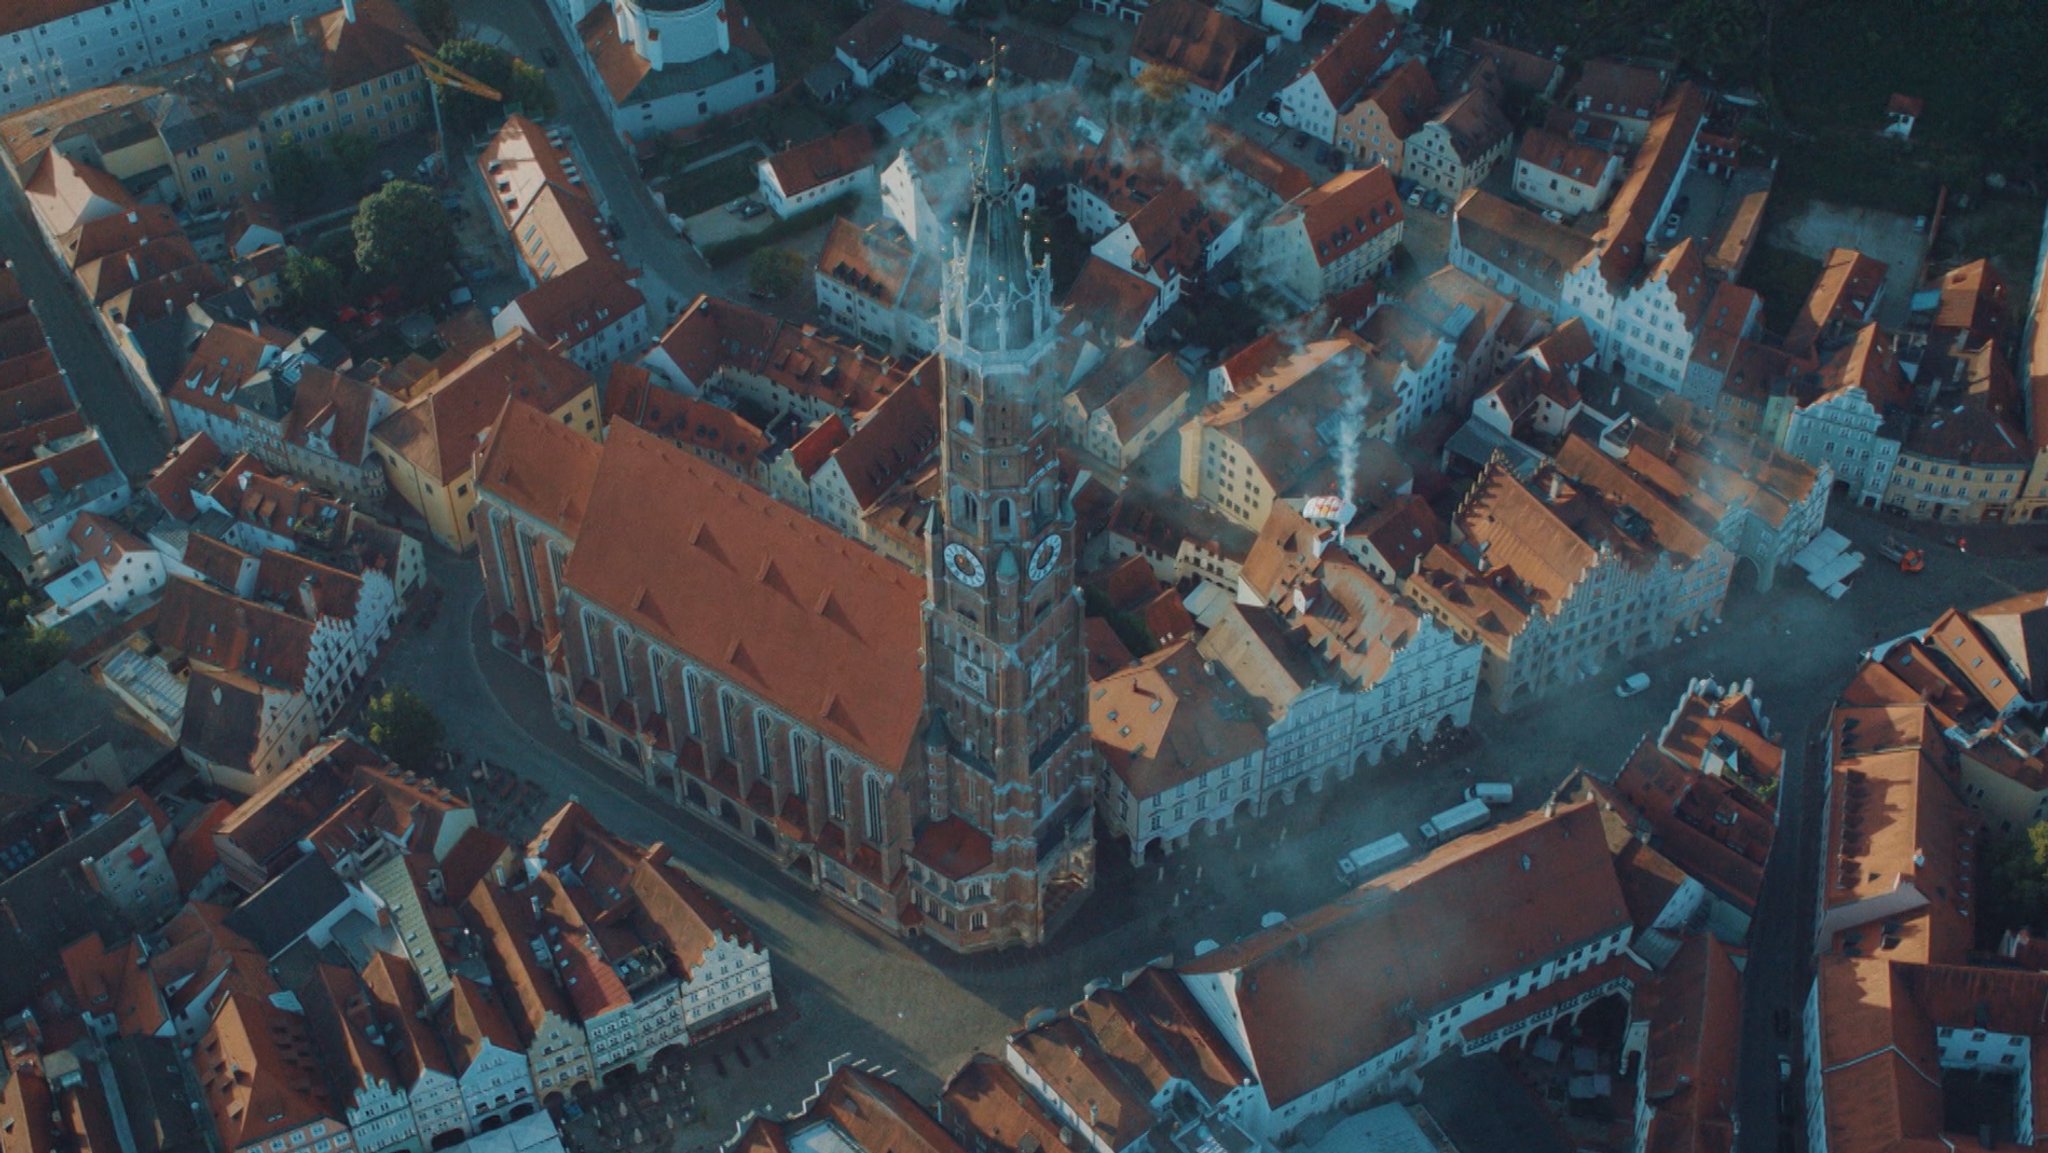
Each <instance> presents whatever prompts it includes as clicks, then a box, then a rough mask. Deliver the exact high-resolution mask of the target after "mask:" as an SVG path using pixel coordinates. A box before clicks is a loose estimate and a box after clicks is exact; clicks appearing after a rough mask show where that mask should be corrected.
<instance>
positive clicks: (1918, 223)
mask: <svg viewBox="0 0 2048 1153" xmlns="http://www.w3.org/2000/svg"><path fill="white" fill-rule="evenodd" d="M1913 231H1915V232H1925V231H1927V218H1926V217H1925V216H1915V217H1914V218H1913Z"/></svg>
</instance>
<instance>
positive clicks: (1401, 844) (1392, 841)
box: [1337, 833, 1415, 885]
mask: <svg viewBox="0 0 2048 1153" xmlns="http://www.w3.org/2000/svg"><path fill="white" fill-rule="evenodd" d="M1414 850H1415V846H1414V844H1413V843H1412V842H1410V841H1409V840H1408V837H1407V834H1405V833H1389V834H1388V835H1386V836H1384V837H1381V838H1380V839H1379V840H1377V841H1374V842H1373V843H1372V844H1370V845H1364V846H1361V847H1359V848H1356V849H1353V850H1351V851H1350V852H1348V853H1346V854H1344V855H1343V856H1341V857H1339V858H1337V879H1338V880H1339V881H1342V882H1344V883H1345V884H1347V885H1358V884H1363V883H1365V882H1366V881H1368V880H1370V879H1372V878H1373V877H1374V876H1376V875H1377V874H1379V873H1380V872H1381V871H1382V870H1385V869H1388V868H1391V867H1393V866H1394V865H1395V864H1397V863H1399V862H1401V861H1403V860H1406V859H1407V857H1408V854H1409V853H1411V852H1413V851H1414Z"/></svg>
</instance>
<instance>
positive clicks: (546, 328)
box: [511, 260, 647, 352]
mask: <svg viewBox="0 0 2048 1153" xmlns="http://www.w3.org/2000/svg"><path fill="white" fill-rule="evenodd" d="M638 275H639V274H638V273H637V272H635V271H634V270H633V269H629V268H627V267H626V266H625V265H623V264H620V263H619V262H618V261H616V260H586V261H584V262H583V263H581V264H578V265H575V266H573V267H571V268H568V269H566V270H564V271H562V272H559V273H556V274H555V276H554V277H553V278H551V279H548V280H544V281H542V282H541V283H540V284H539V285H537V286H535V287H533V288H529V289H527V290H526V291H525V292H522V293H520V294H519V295H518V296H517V297H515V298H513V301H512V304H511V307H514V308H517V309H518V310H519V314H520V315H521V316H523V317H525V318H526V327H527V328H528V329H529V330H531V331H532V332H533V333H534V334H535V335H537V336H539V337H540V339H541V341H542V342H543V343H545V344H547V345H549V346H550V347H553V348H557V349H561V350H562V351H564V352H566V351H568V350H569V349H572V348H575V347H576V346H577V345H579V344H582V343H583V342H584V341H586V340H591V339H594V338H595V337H596V336H597V335H598V334H599V333H601V332H603V331H604V330H605V329H607V328H610V327H611V326H612V325H615V324H619V323H621V322H623V321H624V320H625V319H626V318H627V317H628V316H630V315H631V314H632V313H633V312H634V311H635V310H637V309H641V308H644V307H646V305H647V298H646V297H645V296H644V295H642V294H641V292H640V290H639V289H638V288H636V287H634V284H633V281H634V279H635V278H636V277H637V276H638Z"/></svg>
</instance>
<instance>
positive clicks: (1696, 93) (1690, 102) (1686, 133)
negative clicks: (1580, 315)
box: [1595, 80, 1707, 285]
mask: <svg viewBox="0 0 2048 1153" xmlns="http://www.w3.org/2000/svg"><path fill="white" fill-rule="evenodd" d="M1706 107H1707V97H1706V93H1705V92H1703V91H1701V89H1700V88H1699V86H1698V85H1696V84H1694V83H1693V82H1692V81H1690V80H1687V81H1682V82H1680V83H1679V85H1678V89H1677V91H1675V92H1673V93H1672V94H1671V98H1670V99H1669V100H1666V101H1665V102H1664V104H1663V106H1662V107H1660V108H1659V109H1658V110H1657V115H1656V118H1655V119H1653V120H1651V122H1650V128H1649V131H1648V132H1646V133H1645V134H1644V136H1643V144H1642V147H1641V148H1639V149H1637V151H1636V156H1635V160H1634V161H1633V162H1632V163H1631V164H1630V165H1629V169H1628V174H1627V175H1626V176H1624V177H1623V178H1622V181H1621V186H1620V187H1619V188H1618V189H1616V191H1615V193H1614V201H1613V203H1611V204H1609V205H1608V206H1607V218H1606V220H1605V221H1604V222H1603V223H1602V224H1601V226H1600V230H1599V231H1598V232H1597V233H1595V239H1596V240H1597V241H1598V242H1599V245H1600V274H1601V276H1603V277H1604V278H1606V280H1607V283H1608V284H1610V285H1620V284H1623V283H1625V282H1626V281H1627V280H1628V279H1629V278H1630V277H1632V276H1634V275H1635V272H1636V269H1638V268H1639V267H1641V266H1642V262H1643V258H1644V256H1645V249H1646V246H1647V244H1648V242H1649V238H1650V236H1651V232H1652V230H1653V229H1654V228H1655V227H1657V225H1658V224H1659V223H1660V222H1659V221H1658V220H1657V219H1656V218H1655V217H1656V212H1657V209H1658V207H1659V206H1661V205H1662V204H1663V203H1664V195H1665V193H1667V192H1669V191H1670V190H1671V185H1672V183H1673V182H1674V181H1676V180H1677V179H1678V178H1679V177H1680V176H1681V175H1682V172H1681V170H1682V168H1683V167H1684V164H1685V154H1686V148H1687V146H1688V145H1689V144H1690V143H1691V142H1692V138H1693V135H1694V133H1696V132H1697V131H1698V130H1699V126H1700V124H1701V123H1702V121H1703V120H1704V119H1705V117H1706Z"/></svg>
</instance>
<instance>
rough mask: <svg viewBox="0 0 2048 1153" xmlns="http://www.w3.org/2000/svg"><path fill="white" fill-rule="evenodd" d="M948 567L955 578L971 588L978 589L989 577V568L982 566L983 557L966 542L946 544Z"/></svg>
mask: <svg viewBox="0 0 2048 1153" xmlns="http://www.w3.org/2000/svg"><path fill="white" fill-rule="evenodd" d="M946 569H947V571H948V572H951V573H952V574H953V579H954V580H957V581H959V582H960V583H961V584H964V585H966V586H967V587H968V588H971V589H978V588H980V587H981V586H982V582H984V581H986V580H987V579H988V570H987V569H985V568H983V567H982V564H981V558H980V557H978V556H975V555H974V550H972V549H970V548H968V547H967V546H966V545H964V544H949V545H947V546H946Z"/></svg>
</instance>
